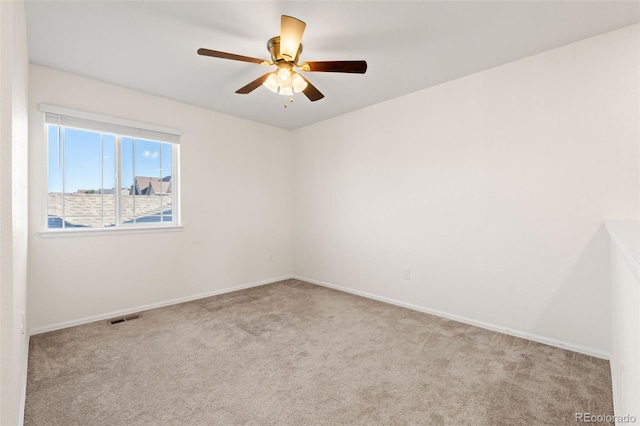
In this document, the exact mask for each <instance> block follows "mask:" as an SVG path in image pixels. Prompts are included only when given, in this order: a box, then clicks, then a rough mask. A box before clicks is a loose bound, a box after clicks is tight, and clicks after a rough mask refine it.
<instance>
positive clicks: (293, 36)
mask: <svg viewBox="0 0 640 426" xmlns="http://www.w3.org/2000/svg"><path fill="white" fill-rule="evenodd" d="M306 27H307V24H305V23H304V22H302V21H301V20H299V19H296V18H294V17H293V16H287V15H282V17H281V18H280V55H282V57H283V58H284V59H286V60H287V61H293V60H295V59H296V56H297V55H298V48H299V47H300V43H301V42H302V34H304V29H305V28H306Z"/></svg>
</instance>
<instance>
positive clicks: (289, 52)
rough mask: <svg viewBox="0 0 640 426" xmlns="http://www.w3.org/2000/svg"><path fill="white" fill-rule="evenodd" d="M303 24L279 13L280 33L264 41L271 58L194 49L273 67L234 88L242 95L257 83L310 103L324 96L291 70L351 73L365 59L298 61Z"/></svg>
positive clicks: (358, 70) (362, 67)
mask: <svg viewBox="0 0 640 426" xmlns="http://www.w3.org/2000/svg"><path fill="white" fill-rule="evenodd" d="M306 26H307V24H305V23H304V22H302V21H301V20H299V19H296V18H294V17H292V16H287V15H282V18H281V20H280V35H279V36H276V37H273V38H271V39H270V40H269V41H268V42H267V49H268V50H269V53H270V54H271V61H267V60H263V59H258V58H252V57H249V56H242V55H236V54H234V53H226V52H220V51H217V50H210V49H198V55H203V56H213V57H214V58H222V59H231V60H234V61H242V62H250V63H254V64H260V65H265V66H273V65H275V66H276V67H277V69H276V70H275V71H273V72H268V73H266V74H264V75H263V76H261V77H258V78H256V79H255V80H253V81H252V82H251V83H249V84H247V85H246V86H244V87H241V88H240V89H238V90H236V93H240V94H243V95H246V94H247V93H251V92H252V91H254V90H255V89H257V88H258V87H260V85H263V86H265V87H266V88H268V89H269V90H271V91H272V92H275V93H279V94H281V95H289V96H290V95H293V94H294V93H300V92H302V93H304V94H305V96H306V97H307V98H309V100H310V101H312V102H315V101H317V100H320V99H322V98H324V95H323V94H322V93H321V92H320V91H319V90H318V89H316V87H315V86H314V85H313V84H311V83H310V82H309V81H308V80H307V79H306V78H304V77H303V76H302V75H301V74H300V73H298V72H296V71H295V70H302V71H305V72H341V73H355V74H364V73H365V72H366V71H367V62H366V61H316V62H303V63H302V64H298V60H299V58H300V53H301V52H302V43H301V41H302V34H303V33H304V29H305V27H306Z"/></svg>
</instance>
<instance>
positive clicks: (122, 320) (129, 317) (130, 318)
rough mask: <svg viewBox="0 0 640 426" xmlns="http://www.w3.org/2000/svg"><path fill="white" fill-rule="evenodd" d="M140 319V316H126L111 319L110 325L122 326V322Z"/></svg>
mask: <svg viewBox="0 0 640 426" xmlns="http://www.w3.org/2000/svg"><path fill="white" fill-rule="evenodd" d="M140 317H141V315H140V314H131V315H125V316H123V317H120V318H114V319H110V320H109V323H110V324H120V323H121V322H125V321H131V320H134V319H138V318H140Z"/></svg>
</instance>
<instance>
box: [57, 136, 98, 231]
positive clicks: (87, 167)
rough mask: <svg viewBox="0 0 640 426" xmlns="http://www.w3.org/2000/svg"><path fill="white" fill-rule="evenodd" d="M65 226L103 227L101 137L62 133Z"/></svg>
mask: <svg viewBox="0 0 640 426" xmlns="http://www.w3.org/2000/svg"><path fill="white" fill-rule="evenodd" d="M63 190H64V206H63V208H64V222H65V224H64V226H65V228H66V227H91V228H97V227H102V194H101V190H102V153H101V147H100V133H96V132H90V131H86V130H78V129H71V128H66V129H64V179H63Z"/></svg>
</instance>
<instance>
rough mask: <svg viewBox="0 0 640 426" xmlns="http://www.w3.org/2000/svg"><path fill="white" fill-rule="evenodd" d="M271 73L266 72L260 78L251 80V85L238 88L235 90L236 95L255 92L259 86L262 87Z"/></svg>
mask: <svg viewBox="0 0 640 426" xmlns="http://www.w3.org/2000/svg"><path fill="white" fill-rule="evenodd" d="M271 74H272V73H270V72H268V73H266V74H265V75H263V76H262V77H258V78H256V79H255V80H253V81H252V82H251V83H249V84H247V85H246V86H244V87H241V88H239V89H238V90H236V93H239V94H241V95H246V94H247V93H251V92H253V91H254V90H256V89H257V88H258V87H260V85H262V83H264V82H265V80H266V79H267V78H268V77H269V76H270V75H271Z"/></svg>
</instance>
